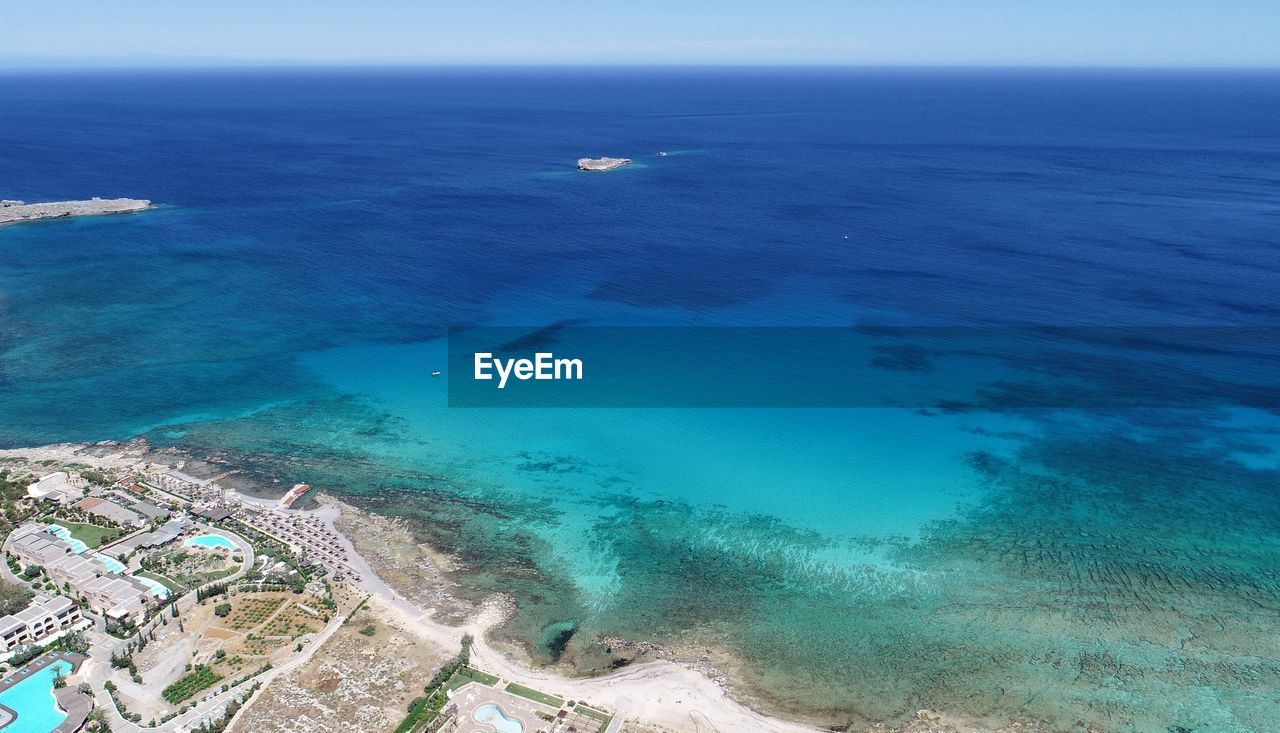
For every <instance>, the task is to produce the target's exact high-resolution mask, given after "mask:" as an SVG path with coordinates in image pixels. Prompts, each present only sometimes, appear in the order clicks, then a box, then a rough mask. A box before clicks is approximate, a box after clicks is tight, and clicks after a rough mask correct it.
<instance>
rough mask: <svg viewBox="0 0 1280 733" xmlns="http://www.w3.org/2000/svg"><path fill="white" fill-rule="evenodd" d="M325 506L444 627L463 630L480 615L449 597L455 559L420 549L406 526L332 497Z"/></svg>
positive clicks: (389, 579) (364, 553)
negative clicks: (332, 509)
mask: <svg viewBox="0 0 1280 733" xmlns="http://www.w3.org/2000/svg"><path fill="white" fill-rule="evenodd" d="M322 502H323V503H324V504H326V505H329V506H333V507H336V508H337V509H338V510H340V511H341V514H340V515H339V516H338V518H337V520H336V521H335V522H334V525H335V527H336V528H337V529H338V531H339V532H341V533H342V534H343V535H345V536H346V537H347V538H348V539H349V540H351V542H352V543H353V544H354V545H355V549H356V551H357V552H359V554H360V555H361V557H363V558H364V560H365V561H366V562H368V564H369V567H370V568H371V569H372V570H373V571H374V572H375V573H376V574H377V576H378V578H379V579H381V580H382V581H384V582H385V583H386V584H387V585H389V586H391V587H392V588H395V589H396V592H398V593H399V594H400V595H401V596H402V597H403V598H405V600H407V601H409V602H410V603H412V604H413V605H414V606H417V607H418V608H421V609H424V610H429V611H430V612H431V616H432V618H433V619H434V620H436V621H438V622H440V623H444V624H451V625H459V624H462V623H464V622H465V621H466V620H467V619H468V618H469V617H471V616H472V615H473V614H474V613H475V611H476V609H475V608H474V607H473V606H472V605H471V604H469V603H467V602H466V601H464V600H462V599H460V598H457V597H456V596H454V595H453V594H451V593H450V592H449V589H448V587H447V583H446V581H445V579H444V577H443V572H444V571H447V570H449V569H450V567H451V562H450V560H449V558H447V557H444V556H442V555H440V554H438V553H436V552H435V551H433V550H432V549H431V548H430V547H428V546H427V545H424V544H421V543H419V542H418V541H417V540H416V539H415V538H414V536H413V534H412V533H410V532H409V529H408V528H407V527H406V526H405V523H404V521H403V520H399V519H394V518H390V517H383V516H379V515H377V514H373V513H371V512H364V511H360V510H359V509H356V508H355V507H353V506H351V505H349V504H346V503H344V502H342V501H340V500H339V499H336V498H334V497H332V496H329V495H325V496H324V497H323V498H322Z"/></svg>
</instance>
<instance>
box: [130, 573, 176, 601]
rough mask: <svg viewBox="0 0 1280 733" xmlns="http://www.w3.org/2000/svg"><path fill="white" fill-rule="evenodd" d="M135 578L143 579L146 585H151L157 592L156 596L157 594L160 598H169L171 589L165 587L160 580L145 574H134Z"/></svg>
mask: <svg viewBox="0 0 1280 733" xmlns="http://www.w3.org/2000/svg"><path fill="white" fill-rule="evenodd" d="M133 579H134V580H138V581H141V582H143V583H145V584H146V585H149V586H151V588H152V589H153V590H154V591H155V592H156V596H157V597H158V598H168V597H169V589H168V588H166V587H165V585H164V583H161V582H158V581H155V580H152V579H151V578H148V577H146V576H143V575H135V576H133Z"/></svg>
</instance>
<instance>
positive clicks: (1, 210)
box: [0, 197, 151, 224]
mask: <svg viewBox="0 0 1280 733" xmlns="http://www.w3.org/2000/svg"><path fill="white" fill-rule="evenodd" d="M150 208H151V202H150V201H148V200H146V199H100V198H97V197H95V198H91V199H89V200H88V201H51V202H49V203H44V204H28V203H25V202H22V201H15V200H12V199H5V200H3V201H0V224H12V223H14V222H19V221H37V220H39V219H58V218H61V217H64V216H98V215H101V214H127V213H131V212H134V211H142V210H144V209H150Z"/></svg>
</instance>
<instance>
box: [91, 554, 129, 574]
mask: <svg viewBox="0 0 1280 733" xmlns="http://www.w3.org/2000/svg"><path fill="white" fill-rule="evenodd" d="M98 557H99V558H100V559H101V560H102V564H103V565H105V566H106V568H107V570H110V571H111V572H113V573H120V574H124V572H125V571H127V570H128V569H129V568H128V566H126V565H125V564H124V563H122V562H120V561H119V560H117V559H115V558H114V557H110V556H108V555H101V554H100V555H98Z"/></svg>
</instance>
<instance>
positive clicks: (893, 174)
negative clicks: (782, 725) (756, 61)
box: [0, 67, 1280, 733]
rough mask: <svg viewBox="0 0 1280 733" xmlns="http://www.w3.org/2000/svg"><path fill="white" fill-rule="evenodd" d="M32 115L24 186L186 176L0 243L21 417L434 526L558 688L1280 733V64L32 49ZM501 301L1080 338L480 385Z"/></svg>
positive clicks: (522, 321) (32, 197)
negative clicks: (506, 613)
mask: <svg viewBox="0 0 1280 733" xmlns="http://www.w3.org/2000/svg"><path fill="white" fill-rule="evenodd" d="M0 100H3V102H0V198H7V199H21V200H26V201H51V200H65V199H79V198H88V197H92V196H102V197H120V196H128V197H135V198H147V199H150V200H152V201H154V202H155V203H156V204H157V207H156V208H155V209H153V210H150V211H146V212H143V213H140V214H136V215H123V216H110V217H99V218H78V219H64V220H56V221H44V222H37V223H29V224H21V225H11V226H5V227H3V228H0V444H2V445H4V446H29V445H38V444H45V443H52V442H62V441H100V440H126V439H132V438H137V437H143V438H146V439H147V440H148V441H150V442H151V443H152V444H153V445H155V446H157V447H160V448H169V447H172V448H176V449H179V450H182V451H187V452H189V453H191V454H192V455H196V456H205V457H216V458H218V459H220V460H226V461H230V462H233V463H235V464H236V465H240V466H243V467H245V468H246V470H247V471H248V472H249V473H251V474H253V475H256V476H258V477H261V478H262V480H263V484H264V485H267V486H270V485H274V484H273V483H272V481H279V482H280V484H281V485H283V486H288V485H291V484H292V483H294V482H298V481H305V482H309V483H312V484H313V485H315V486H317V487H319V488H322V489H323V490H325V491H328V492H331V493H333V494H335V495H338V496H341V497H343V498H344V499H346V500H348V501H351V502H353V503H354V504H356V505H357V506H361V507H364V508H368V509H371V510H374V511H377V512H381V513H385V514H389V515H395V516H399V517H403V518H405V519H406V520H407V521H408V522H409V526H411V527H412V529H413V531H414V532H415V533H416V534H417V535H418V536H419V537H420V538H421V539H422V541H424V542H427V543H429V544H431V545H432V546H433V547H435V548H436V549H437V550H439V551H440V552H441V553H444V554H448V555H451V556H453V557H454V558H455V567H453V568H452V569H450V570H449V576H450V580H451V581H452V583H453V584H454V586H455V587H456V592H457V593H458V594H459V595H460V596H463V597H466V598H470V599H472V600H479V599H482V598H484V597H486V596H488V595H490V594H492V593H499V592H500V593H505V594H507V595H508V597H509V598H510V599H512V601H513V603H514V607H515V612H514V613H513V615H512V616H511V618H510V619H509V621H508V622H507V623H506V624H505V625H504V626H503V627H502V628H501V629H500V630H499V631H498V632H497V634H498V638H499V639H500V640H501V641H502V643H505V644H507V645H508V646H509V647H510V648H511V649H513V650H516V651H518V652H519V653H521V654H524V655H527V656H528V657H529V658H530V659H531V660H532V661H533V662H534V663H536V664H544V665H554V666H556V667H558V668H560V669H562V670H565V671H568V672H572V673H578V674H594V673H600V672H605V671H608V670H611V669H615V668H618V667H622V666H625V665H626V664H628V663H629V662H631V661H632V657H633V656H634V654H633V653H632V652H631V651H629V649H630V648H631V647H629V646H628V645H626V644H625V643H623V642H620V641H619V640H630V641H643V642H651V643H654V644H658V645H660V646H662V647H664V648H666V649H668V650H670V651H671V653H673V654H675V655H677V656H681V657H684V658H690V659H703V660H706V661H708V662H710V663H714V664H715V665H717V666H718V667H720V668H721V669H722V670H723V671H724V672H725V673H726V674H727V677H728V680H729V682H730V684H731V686H732V689H733V691H734V694H736V695H737V696H739V697H740V698H741V699H743V700H744V701H747V702H748V703H750V704H751V705H753V706H754V707H757V708H759V709H761V710H763V711H766V712H769V713H772V714H777V715H781V716H784V717H790V718H794V719H798V720H804V721H809V722H813V723H815V724H821V725H825V726H832V727H833V728H837V729H843V728H841V726H852V727H853V728H852V729H858V728H857V727H858V726H866V725H868V724H874V723H884V724H886V725H889V726H894V725H901V724H903V723H904V722H905V721H907V720H909V719H910V718H911V717H912V716H914V714H915V711H916V710H918V709H920V708H931V709H936V710H940V711H945V712H948V713H950V714H953V715H955V716H958V717H961V718H964V719H966V720H972V721H977V722H979V723H989V724H992V725H1000V724H1005V723H1008V722H1010V721H1041V723H1042V725H1043V726H1045V727H1046V728H1047V729H1049V730H1054V731H1081V732H1082V731H1085V730H1098V731H1121V732H1125V733H1131V732H1132V733H1190V732H1195V733H1209V732H1212V733H1243V732H1246V731H1249V732H1254V731H1274V730H1280V566H1278V564H1277V558H1278V557H1280V454H1278V453H1277V448H1278V447H1280V413H1278V410H1277V407H1278V406H1280V397H1277V393H1276V391H1275V384H1274V381H1268V376H1269V377H1272V378H1274V377H1275V376H1276V375H1278V374H1280V370H1273V369H1270V367H1274V366H1275V362H1274V361H1266V359H1265V358H1263V357H1266V356H1267V354H1274V351H1268V347H1269V346H1274V345H1275V344H1276V342H1277V340H1276V339H1274V336H1275V335H1276V332H1275V331H1273V329H1274V328H1275V327H1276V326H1277V325H1280V74H1278V73H1277V72H1274V71H1257V70H1110V69H982V68H964V69H909V68H748V67H743V68H727V67H726V68H554V67H541V68H498V67H495V68H450V67H439V68H297V69H282V68H272V69H257V68H235V69H181V70H57V71H31V70H26V71H13V70H11V71H0ZM660 153H661V154H660ZM601 155H609V156H615V157H627V158H631V159H632V160H633V162H632V164H630V165H629V166H627V167H625V168H622V169H619V170H616V171H613V172H610V173H606V174H588V173H581V172H579V171H578V170H576V161H577V159H578V158H581V157H596V156H601ZM490 326H505V327H513V328H516V329H528V331H529V332H530V333H541V334H543V335H544V336H545V334H546V331H545V329H548V328H551V329H557V328H570V329H572V328H580V327H591V328H595V327H601V328H616V329H623V328H628V327H638V326H645V327H664V328H666V327H691V326H697V327H715V328H725V329H738V328H760V327H768V328H778V329H787V328H791V327H823V328H832V329H849V330H855V331H857V332H858V333H859V334H866V335H868V336H869V337H875V336H876V335H877V334H878V333H881V332H879V331H877V330H876V329H878V328H893V329H908V330H909V329H916V328H920V329H929V328H935V327H963V328H970V329H978V330H979V331H980V332H981V333H1006V332H1008V331H1003V330H1002V329H1016V328H1026V327H1030V328H1032V329H1035V328H1041V327H1049V328H1070V329H1073V330H1072V331H1071V333H1072V334H1073V336H1072V339H1073V342H1074V343H1079V344H1083V345H1084V347H1083V348H1084V349H1085V352H1086V353H1085V354H1084V355H1078V358H1077V357H1071V358H1069V359H1068V358H1055V359H1046V358H1040V357H1038V356H1033V355H1022V356H1024V357H1025V358H1020V357H1019V356H1018V355H1015V356H1013V357H1010V356H1009V354H1007V353H1004V354H1001V355H1000V358H998V359H997V361H998V362H999V363H1000V364H1002V365H1004V367H1007V368H1009V369H1011V370H1013V372H1015V373H1016V376H1008V377H1007V378H1003V379H1000V380H995V382H997V383H993V384H991V385H987V389H986V390H985V392H984V395H985V399H984V400H982V401H980V402H977V403H975V402H966V401H965V400H964V399H961V396H960V395H943V396H942V397H937V396H936V395H935V396H934V397H936V399H935V398H931V399H930V400H928V401H927V402H928V404H925V402H926V401H925V400H921V401H920V404H913V401H912V400H910V399H907V400H906V401H901V402H895V401H892V400H883V401H869V402H867V403H866V404H855V405H850V404H847V403H841V404H832V405H830V406H824V405H813V404H804V405H796V406H790V405H787V404H781V405H779V406H773V405H772V404H771V405H763V406H761V405H745V406H741V407H717V406H707V405H697V404H690V405H687V406H682V405H679V404H677V405H670V404H661V405H659V404H654V405H648V404H645V403H644V401H643V400H640V401H639V402H638V403H637V404H630V405H626V406H609V405H605V406H601V405H596V404H578V405H574V404H567V405H559V406H551V407H513V408H511V409H503V408H502V407H500V406H499V407H483V408H478V407H468V406H465V405H458V404H454V403H453V402H451V400H450V398H449V383H450V380H453V379H455V378H458V376H459V375H456V374H453V373H448V374H444V375H442V376H439V377H433V376H432V375H431V373H432V372H433V371H437V370H446V364H447V363H448V345H449V339H450V336H449V334H450V331H449V329H451V328H478V327H490ZM619 333H625V332H623V331H620V332H619ZM1170 334H1173V336H1170ZM1224 334H1226V336H1225V337H1224V336H1223V335H1224ZM1222 338H1226V339H1227V341H1228V342H1230V343H1231V344H1233V346H1232V347H1231V348H1221V347H1219V346H1218V344H1220V343H1221V339H1222ZM1175 342H1176V343H1175ZM895 344H896V346H895ZM895 344H889V345H886V346H884V350H883V351H882V352H881V353H882V354H886V355H888V356H887V358H886V360H885V361H878V362H876V365H879V366H882V367H883V370H885V371H886V372H887V373H899V372H900V373H912V372H916V373H919V372H926V373H932V374H933V375H934V376H935V377H936V378H939V379H941V380H942V381H944V382H945V381H946V380H947V379H948V378H949V373H948V372H947V369H948V368H949V367H948V365H947V362H946V359H945V358H944V357H941V356H940V355H939V352H938V351H937V350H936V349H935V350H930V348H928V347H920V346H918V345H917V346H909V347H902V346H901V344H898V343H897V342H895ZM1171 344H1172V345H1171ZM1255 346H1256V347H1257V349H1258V354H1260V357H1259V358H1260V359H1262V361H1260V362H1259V363H1260V364H1262V365H1263V366H1262V367H1261V368H1260V370H1259V374H1261V376H1260V378H1259V380H1257V381H1255V382H1253V383H1250V384H1247V385H1242V383H1241V382H1240V381H1238V380H1235V379H1234V377H1227V376H1224V374H1228V375H1231V374H1234V372H1231V370H1230V369H1229V368H1227V367H1225V366H1224V367H1223V368H1221V369H1220V368H1219V364H1221V363H1224V362H1225V361H1227V360H1229V359H1230V358H1231V357H1233V356H1238V355H1239V354H1240V353H1241V351H1242V350H1246V351H1250V353H1252V350H1253V349H1254V347H1255ZM765 350H766V351H767V347H766V348H765ZM978 351H979V349H978V348H977V347H974V348H973V349H959V350H955V351H953V352H952V354H953V355H954V354H955V353H959V352H964V354H965V355H967V356H970V357H975V358H979V357H985V356H987V354H985V353H984V354H978V353H977V352H978ZM1099 351H1106V352H1107V353H1109V354H1112V355H1114V354H1117V353H1119V354H1122V355H1129V356H1140V357H1141V358H1142V361H1141V367H1140V368H1128V367H1125V366H1123V365H1124V364H1129V365H1130V367H1132V364H1133V362H1122V363H1121V366H1119V367H1117V366H1116V363H1115V362H1107V363H1106V364H1103V365H1098V364H1096V362H1094V361H1092V360H1090V359H1089V358H1088V357H1089V355H1095V356H1096V355H1097V353H1098V352H1099ZM667 356H671V355H670V354H668V355H667ZM792 358H796V357H795V355H794V354H789V353H785V352H784V351H783V350H779V354H778V356H777V362H778V368H779V369H781V370H785V369H786V368H787V359H792ZM1067 362H1070V363H1071V364H1072V365H1079V364H1087V365H1089V366H1090V368H1087V369H1083V370H1079V371H1074V372H1072V373H1071V374H1069V375H1068V377H1069V378H1070V380H1072V381H1071V387H1070V388H1069V389H1068V388H1067V387H1064V386H1063V383H1062V382H1061V381H1060V380H1058V377H1060V376H1061V375H1060V374H1058V373H1057V370H1058V369H1059V368H1061V367H1063V366H1064V365H1065V364H1066V363H1067ZM589 368H590V367H589V366H588V369H589ZM446 371H447V370H446ZM1135 375H1137V376H1135ZM1153 375H1154V376H1155V377H1158V379H1155V383H1154V384H1153V383H1152V381H1151V380H1152V379H1153V378H1154V377H1153ZM733 378H734V375H733V373H732V370H731V369H730V370H729V371H727V372H726V373H725V375H724V376H723V380H725V381H727V382H730V383H731V382H732V380H733ZM972 386H973V385H968V386H967V387H966V389H967V388H968V387H972ZM979 389H982V386H981V385H980V386H979ZM1037 390H1039V394H1040V395H1041V396H1043V395H1044V394H1048V395H1049V396H1050V399H1047V400H1046V399H1032V400H1029V399H1026V395H1027V394H1029V393H1030V392H1035V391H1037ZM1097 395H1106V396H1107V397H1106V398H1105V399H1084V400H1083V401H1081V400H1082V398H1085V397H1089V396H1097ZM783 402H784V403H785V400H784V401H783ZM1090 726H1092V727H1090Z"/></svg>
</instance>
